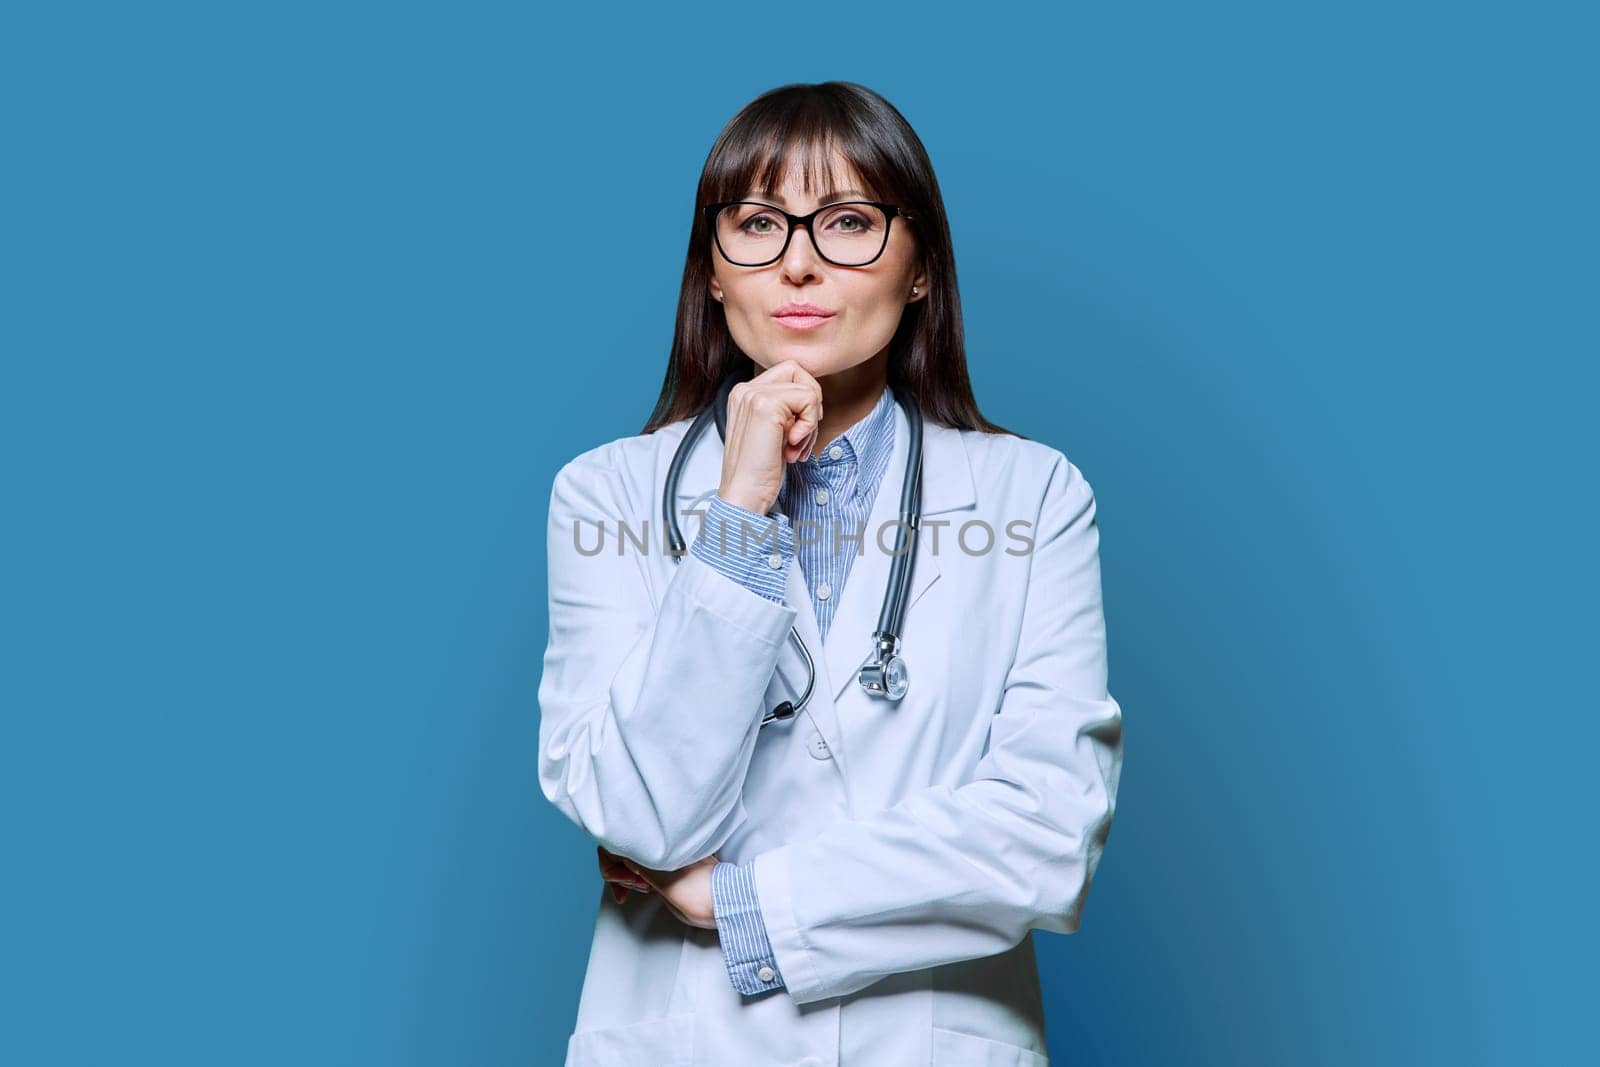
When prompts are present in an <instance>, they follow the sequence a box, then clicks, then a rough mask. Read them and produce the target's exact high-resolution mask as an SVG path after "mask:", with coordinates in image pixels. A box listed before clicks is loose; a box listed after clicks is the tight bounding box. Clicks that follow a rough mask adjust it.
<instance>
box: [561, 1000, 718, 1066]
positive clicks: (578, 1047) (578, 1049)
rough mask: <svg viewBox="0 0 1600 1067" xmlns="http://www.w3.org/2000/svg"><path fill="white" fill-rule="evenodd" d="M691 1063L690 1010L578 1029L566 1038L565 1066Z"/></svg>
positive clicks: (687, 1064) (691, 1031)
mask: <svg viewBox="0 0 1600 1067" xmlns="http://www.w3.org/2000/svg"><path fill="white" fill-rule="evenodd" d="M693 1063H694V1013H693V1012H687V1013H683V1014H679V1015H665V1016H661V1017H659V1018H655V1019H646V1020H644V1021H643V1022H637V1023H632V1024H630V1025H628V1026H611V1027H607V1028H605V1029H603V1030H579V1031H578V1032H577V1033H575V1034H573V1035H572V1036H571V1037H570V1038H569V1039H568V1040H567V1063H566V1067H639V1065H641V1064H661V1065H663V1067H691V1065H692V1064H693Z"/></svg>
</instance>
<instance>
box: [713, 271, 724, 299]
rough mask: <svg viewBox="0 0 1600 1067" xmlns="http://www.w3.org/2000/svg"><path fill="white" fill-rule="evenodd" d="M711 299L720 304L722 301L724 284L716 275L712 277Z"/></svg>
mask: <svg viewBox="0 0 1600 1067" xmlns="http://www.w3.org/2000/svg"><path fill="white" fill-rule="evenodd" d="M711 299H713V300H715V301H716V302H717V303H719V304H720V303H722V286H721V285H720V284H719V283H718V282H717V279H716V277H715V276H713V277H712V279H711Z"/></svg>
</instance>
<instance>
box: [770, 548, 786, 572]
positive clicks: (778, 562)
mask: <svg viewBox="0 0 1600 1067" xmlns="http://www.w3.org/2000/svg"><path fill="white" fill-rule="evenodd" d="M767 566H769V567H771V568H772V569H773V570H777V569H778V568H779V567H781V566H783V557H782V556H780V555H778V554H777V553H776V552H774V553H773V554H772V555H770V556H768V557H767Z"/></svg>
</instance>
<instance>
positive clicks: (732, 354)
mask: <svg viewBox="0 0 1600 1067" xmlns="http://www.w3.org/2000/svg"><path fill="white" fill-rule="evenodd" d="M835 150H837V151H838V153H839V154H840V155H842V156H843V157H844V158H845V159H846V160H848V161H849V162H850V164H851V166H853V167H854V168H855V170H856V173H857V174H859V175H860V177H861V179H862V181H863V182H865V183H866V184H865V185H864V186H863V191H864V192H868V193H870V194H871V195H872V196H873V197H874V198H875V199H878V200H883V201H886V202H889V203H893V204H896V205H898V206H899V207H900V208H901V209H902V210H904V211H906V212H907V213H908V214H910V215H912V216H913V217H914V218H915V221H914V222H912V223H911V224H910V225H912V227H913V228H914V230H915V233H916V239H917V248H918V252H919V254H920V255H921V256H922V261H923V267H924V270H925V271H926V274H927V279H928V295H927V297H926V298H925V299H922V300H918V301H913V302H912V303H910V304H908V305H906V310H905V313H904V314H903V315H902V317H901V320H900V326H899V328H898V329H897V330H896V331H895V334H894V337H893V339H891V340H890V342H889V367H888V375H889V383H890V384H891V385H901V386H905V387H907V388H908V389H909V391H910V393H911V395H912V396H914V397H915V398H916V400H917V405H918V407H919V408H920V409H921V410H922V414H923V417H924V418H927V419H932V420H933V421H935V422H939V423H943V424H944V425H946V426H952V427H956V428H959V429H969V430H982V431H984V432H986V433H1006V434H1012V436H1016V437H1020V436H1022V435H1021V434H1013V433H1012V431H1010V430H1007V429H1005V428H1004V427H1002V426H997V425H995V424H994V423H992V422H990V421H989V420H988V419H986V418H984V417H983V414H982V413H981V412H979V410H978V402H977V401H976V400H975V399H974V398H973V396H972V382H971V379H970V378H968V376H967V355H966V347H965V343H964V340H963V334H962V327H961V297H960V293H959V291H958V290H957V287H956V263H955V252H954V249H953V247H952V245H951V241H950V224H949V221H948V220H947V219H946V217H945V213H944V199H943V197H941V196H940V194H939V182H938V179H937V178H935V177H934V174H933V164H932V163H931V162H929V160H928V153H927V150H926V149H924V148H923V146H922V141H921V140H920V139H919V138H918V137H917V135H916V132H915V131H914V130H912V128H911V125H910V123H908V122H906V120H905V117H904V116H903V115H901V114H900V112H899V111H898V110H896V109H895V107H894V105H892V104H890V103H889V102H888V101H887V100H885V99H884V98H883V97H881V96H879V95H878V94H877V93H875V92H873V91H872V90H871V89H868V88H866V87H865V86H863V85H857V84H856V83H854V82H842V81H830V82H820V83H817V84H812V85H808V84H798V83H797V84H793V85H784V86H780V87H778V88H776V89H772V90H769V91H768V92H765V93H763V94H762V95H760V96H758V97H756V98H755V99H754V100H752V101H751V102H750V103H748V104H746V105H745V106H744V108H743V109H741V110H740V111H739V113H738V114H737V115H735V116H734V117H733V118H732V119H731V120H729V122H728V124H727V125H726V126H725V127H723V130H722V132H721V133H720V134H719V135H718V136H717V140H716V143H715V144H713V145H712V146H711V152H710V154H709V155H708V156H707V157H706V164H705V169H704V170H702V171H701V173H700V187H699V190H698V191H697V192H696V194H695V211H694V221H693V223H692V224H691V226H690V230H689V254H688V258H687V260H686V261H685V263H684V267H683V287H682V289H681V290H680V292H679V295H678V321H677V327H676V330H675V332H674V334H673V338H672V354H671V358H670V359H669V360H668V362H667V373H666V379H665V381H664V382H663V383H662V386H661V396H660V398H659V399H658V400H657V401H656V407H655V410H654V411H653V412H651V414H650V421H649V422H648V423H646V425H645V428H644V429H643V430H642V431H641V432H642V433H654V432H655V431H656V430H658V429H660V428H661V427H662V426H665V425H667V424H668V423H671V422H676V421H677V420H679V419H685V418H689V417H691V416H693V415H697V414H699V413H700V412H701V411H703V410H704V409H705V407H706V406H707V405H708V404H710V403H711V401H712V400H713V399H714V398H715V396H716V393H717V387H718V386H719V385H720V384H721V382H722V380H723V378H725V377H726V376H727V375H729V374H736V375H737V377H738V380H740V381H748V380H749V379H750V378H751V377H753V376H754V374H755V373H756V370H757V368H756V364H755V361H754V360H752V359H751V358H750V357H749V356H748V355H746V354H745V353H743V352H741V351H740V350H739V348H738V346H737V345H735V344H734V341H733V336H732V334H730V333H729V332H728V323H727V319H726V318H725V317H724V311H723V307H722V305H721V304H719V303H717V301H715V300H713V299H712V298H711V271H712V262H711V255H712V240H711V229H710V223H709V221H708V220H707V218H706V212H705V211H704V210H702V209H703V208H704V207H705V205H707V204H714V203H717V202H719V201H723V200H738V199H740V198H742V197H744V196H746V195H747V194H749V193H751V192H752V191H758V192H761V193H763V194H764V195H771V194H772V193H773V192H774V191H775V190H776V189H777V188H778V186H780V185H781V184H782V182H783V178H784V176H785V174H786V168H787V166H788V164H789V162H790V160H791V158H796V157H797V158H798V159H799V161H800V165H801V166H802V167H803V168H804V171H803V180H804V185H805V188H806V189H807V190H808V191H809V190H811V189H813V188H817V187H818V182H819V181H821V180H823V179H824V176H825V173H826V170H827V168H828V165H829V162H830V160H831V158H832V156H833V153H834V151H835Z"/></svg>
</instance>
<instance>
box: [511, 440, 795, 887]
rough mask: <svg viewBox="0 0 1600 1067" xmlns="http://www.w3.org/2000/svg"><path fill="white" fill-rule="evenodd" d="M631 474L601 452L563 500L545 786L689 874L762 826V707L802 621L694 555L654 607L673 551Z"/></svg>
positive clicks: (598, 824)
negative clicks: (754, 772) (648, 567)
mask: <svg viewBox="0 0 1600 1067" xmlns="http://www.w3.org/2000/svg"><path fill="white" fill-rule="evenodd" d="M615 462H618V461H617V460H616V459H614V458H612V459H610V460H608V459H607V458H606V453H605V451H604V450H603V449H602V450H595V451H593V452H590V453H585V454H584V455H582V456H579V457H578V458H577V459H575V460H573V461H572V462H570V463H568V464H567V465H566V466H565V467H563V468H562V469H561V471H560V472H559V473H558V474H557V475H556V478H555V482H554V484H553V486H552V488H551V493H550V518H549V530H548V535H549V540H548V552H549V589H550V637H549V645H548V647H547V648H546V651H545V656H544V673H543V676H542V678H541V680H540V683H539V712H540V714H539V784H540V787H541V789H542V791H543V792H544V795H545V797H546V798H547V799H549V800H550V802H551V803H553V804H555V805H556V807H557V808H559V809H560V810H561V811H562V813H564V814H565V815H566V816H567V817H568V818H569V819H571V820H572V821H573V822H574V823H576V824H577V825H578V826H579V827H580V828H582V829H583V830H584V831H585V832H587V833H588V834H589V835H590V836H591V837H593V838H594V839H595V840H596V841H597V842H599V843H600V844H601V845H603V846H604V847H605V848H607V849H608V850H610V851H612V852H614V853H616V854H618V855H621V856H626V857H628V858H629V859H632V860H634V861H635V862H636V863H639V864H641V865H643V866H645V867H650V868H654V869H656V870H677V869H678V868H681V867H685V866H688V865H689V864H690V863H693V862H695V861H696V860H699V859H702V858H704V857H706V856H708V855H710V854H711V853H712V852H714V851H716V850H717V849H718V848H719V847H721V845H722V844H723V843H724V842H725V841H726V840H727V839H728V837H729V836H730V835H731V834H732V833H733V831H734V830H735V829H737V828H738V826H739V824H740V823H742V822H743V821H744V820H745V819H746V818H747V815H746V812H745V809H744V805H743V801H742V799H741V793H742V789H743V786H744V779H745V774H746V772H747V770H748V769H749V765H750V757H751V755H752V753H753V752H754V750H755V743H756V732H757V730H759V729H760V720H761V716H762V714H763V708H762V703H761V702H762V697H763V695H764V693H765V691H766V688H767V685H768V682H769V681H770V679H771V677H772V672H773V670H774V668H775V667H776V665H777V661H778V656H779V653H780V652H781V650H782V645H783V641H784V639H785V637H786V636H787V634H788V631H789V628H790V626H791V624H792V623H793V620H794V616H795V609H793V608H791V607H788V606H786V605H784V604H778V603H774V602H772V601H771V600H769V599H767V598H765V597H763V596H761V595H759V594H757V593H755V592H753V591H752V590H750V589H747V588H745V587H744V586H742V585H740V584H739V583H738V582H735V581H733V580H732V579H730V578H728V577H727V576H726V575H723V574H721V573H719V572H718V571H717V570H715V569H714V568H713V567H711V566H710V565H709V564H707V563H706V562H705V561H704V560H703V559H701V558H700V557H699V556H697V555H695V554H694V553H693V552H688V553H685V554H684V555H683V556H682V557H681V559H680V561H679V562H678V563H675V564H673V565H672V567H673V574H672V577H671V579H670V580H669V581H668V582H667V584H666V585H665V587H664V590H663V592H662V594H661V603H660V605H659V608H656V607H654V606H653V605H652V603H651V597H650V595H649V590H648V587H647V585H646V583H645V571H644V569H643V564H644V560H643V558H641V556H642V553H643V552H645V551H648V552H651V553H655V552H662V551H664V550H665V549H664V543H665V538H664V537H663V536H662V535H661V523H662V520H661V514H660V502H659V501H656V502H655V505H654V507H653V508H652V507H651V506H650V505H649V504H648V503H641V504H635V503H634V502H632V501H628V500H625V499H623V497H624V494H625V493H626V484H627V480H626V479H625V478H624V477H623V475H622V472H621V471H620V470H618V469H616V468H615V467H614V466H613V464H614V463H615ZM645 520H649V527H648V529H649V531H650V535H649V536H648V537H645V538H642V539H643V540H644V541H645V543H646V546H647V547H646V548H644V549H641V548H640V547H639V546H638V545H637V544H636V543H635V542H634V541H633V540H631V539H629V538H625V537H623V536H622V535H621V534H620V532H619V527H618V523H619V522H621V523H625V524H626V525H627V527H628V528H629V529H630V530H631V531H632V532H633V535H634V537H640V536H641V534H640V532H641V531H642V530H643V529H644V523H645ZM575 523H576V524H577V533H575V532H574V524H575ZM599 523H604V525H605V528H606V537H605V540H604V541H603V542H602V541H601V539H600V532H599V527H598V526H597V524H599ZM597 544H598V545H600V546H601V549H600V551H599V552H597V553H596V552H595V547H596V545H597ZM619 550H620V551H619Z"/></svg>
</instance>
